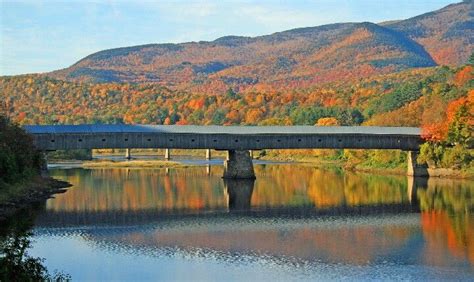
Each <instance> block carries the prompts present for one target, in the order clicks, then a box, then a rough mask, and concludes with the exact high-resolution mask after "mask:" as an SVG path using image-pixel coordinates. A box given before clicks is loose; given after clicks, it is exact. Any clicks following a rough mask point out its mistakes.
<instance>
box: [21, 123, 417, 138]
mask: <svg viewBox="0 0 474 282" xmlns="http://www.w3.org/2000/svg"><path fill="white" fill-rule="evenodd" d="M24 128H25V130H26V131H27V132H28V133H31V134H67V133H78V134H80V133H86V134H87V133H174V134H179V133H183V134H243V135H245V134H288V135H292V134H370V135H412V136H420V135H421V129H420V128H417V127H380V126H217V125H209V126H198V125H126V124H84V125H26V126H24Z"/></svg>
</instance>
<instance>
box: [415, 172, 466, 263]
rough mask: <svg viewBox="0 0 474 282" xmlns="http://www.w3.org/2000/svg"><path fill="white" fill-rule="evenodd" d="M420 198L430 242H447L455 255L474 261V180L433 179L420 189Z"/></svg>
mask: <svg viewBox="0 0 474 282" xmlns="http://www.w3.org/2000/svg"><path fill="white" fill-rule="evenodd" d="M418 198H419V200H420V209H421V211H422V216H421V220H422V228H423V232H424V235H425V238H426V240H427V241H428V244H432V245H433V246H439V245H441V246H447V248H448V249H449V250H450V251H451V253H452V254H453V255H454V256H457V257H460V258H468V259H469V260H470V261H471V263H474V236H473V234H474V215H473V214H472V212H473V211H474V183H472V182H468V181H465V182H464V181H450V180H439V179H430V181H429V182H428V188H427V189H426V190H418ZM429 249H430V248H429ZM429 257H431V258H432V259H433V260H436V259H437V260H442V258H440V257H439V256H429Z"/></svg>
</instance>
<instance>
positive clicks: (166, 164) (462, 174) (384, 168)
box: [77, 150, 474, 179]
mask: <svg viewBox="0 0 474 282" xmlns="http://www.w3.org/2000/svg"><path fill="white" fill-rule="evenodd" d="M261 152H262V151H254V154H253V155H254V159H256V160H260V161H269V162H291V163H298V164H301V165H305V166H311V167H315V168H334V167H337V168H340V169H344V170H347V171H358V172H365V173H373V174H380V175H383V174H389V175H406V173H407V167H406V160H403V161H401V162H399V163H394V164H390V163H388V164H387V163H383V162H380V163H374V162H367V163H366V162H356V163H354V162H351V161H348V160H346V159H343V158H340V157H339V158H337V157H334V158H327V157H321V156H314V155H311V154H302V153H300V152H299V153H295V154H278V153H277V152H266V153H261ZM146 153H147V152H146V151H137V152H136V153H135V154H134V156H135V157H136V158H137V159H134V160H125V159H124V158H121V156H123V155H121V154H95V157H96V158H98V159H95V160H92V161H81V162H79V163H77V165H78V166H79V167H83V168H93V169H100V168H186V167H191V166H195V165H199V164H192V163H182V162H180V161H179V159H186V158H189V157H191V158H198V159H199V160H202V161H204V156H205V154H204V153H205V152H204V150H189V152H188V151H184V150H176V151H173V154H172V157H174V158H176V159H178V161H173V160H171V161H167V160H163V159H162V158H163V156H160V155H159V154H156V153H155V152H153V154H146ZM212 156H213V158H214V159H215V158H220V159H223V158H225V156H226V152H224V151H215V153H214V151H213V152H212ZM149 157H151V158H153V159H149ZM155 157H156V158H157V159H155ZM107 158H115V159H107ZM428 173H429V175H430V176H431V177H440V178H452V179H474V169H463V170H456V169H445V168H429V169H428Z"/></svg>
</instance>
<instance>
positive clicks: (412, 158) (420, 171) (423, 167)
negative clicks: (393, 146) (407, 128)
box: [407, 151, 429, 177]
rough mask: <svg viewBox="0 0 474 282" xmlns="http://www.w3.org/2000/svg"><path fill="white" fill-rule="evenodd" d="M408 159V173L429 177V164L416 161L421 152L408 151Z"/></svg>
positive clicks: (409, 174)
mask: <svg viewBox="0 0 474 282" xmlns="http://www.w3.org/2000/svg"><path fill="white" fill-rule="evenodd" d="M407 154H408V156H407V161H408V168H407V175H408V176H414V177H427V176H429V174H428V165H427V164H419V163H417V162H416V159H417V158H418V154H419V152H417V151H408V152H407Z"/></svg>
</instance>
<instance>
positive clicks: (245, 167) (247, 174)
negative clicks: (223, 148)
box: [222, 150, 255, 179]
mask: <svg viewBox="0 0 474 282" xmlns="http://www.w3.org/2000/svg"><path fill="white" fill-rule="evenodd" d="M222 177H223V178H227V179H255V172H254V170H253V164H252V159H251V158H250V153H249V151H248V150H243V151H239V150H229V151H227V159H226V160H225V161H224V175H223V176H222Z"/></svg>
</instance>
